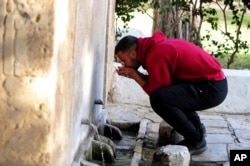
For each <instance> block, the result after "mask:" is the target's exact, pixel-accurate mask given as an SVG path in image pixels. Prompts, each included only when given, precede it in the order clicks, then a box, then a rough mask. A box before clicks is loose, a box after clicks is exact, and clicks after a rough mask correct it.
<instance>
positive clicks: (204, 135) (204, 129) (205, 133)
mask: <svg viewBox="0 0 250 166" xmlns="http://www.w3.org/2000/svg"><path fill="white" fill-rule="evenodd" d="M198 130H199V132H200V133H201V135H202V136H203V137H206V136H207V131H206V127H205V125H204V124H203V123H201V126H200V127H199V128H198Z"/></svg>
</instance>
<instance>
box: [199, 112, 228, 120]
mask: <svg viewBox="0 0 250 166" xmlns="http://www.w3.org/2000/svg"><path fill="white" fill-rule="evenodd" d="M202 113H203V112H198V114H199V116H200V119H201V120H224V118H223V117H222V116H221V115H207V114H202Z"/></svg>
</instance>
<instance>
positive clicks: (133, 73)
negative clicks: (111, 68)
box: [116, 66, 146, 86]
mask: <svg viewBox="0 0 250 166" xmlns="http://www.w3.org/2000/svg"><path fill="white" fill-rule="evenodd" d="M116 72H117V73H118V75H120V76H124V77H128V78H132V79H134V80H135V81H136V82H137V83H138V84H139V85H141V86H144V85H145V83H146V80H145V79H144V78H143V77H142V76H141V74H140V73H139V72H138V71H137V70H135V69H133V68H129V67H125V66H119V67H117V69H116Z"/></svg>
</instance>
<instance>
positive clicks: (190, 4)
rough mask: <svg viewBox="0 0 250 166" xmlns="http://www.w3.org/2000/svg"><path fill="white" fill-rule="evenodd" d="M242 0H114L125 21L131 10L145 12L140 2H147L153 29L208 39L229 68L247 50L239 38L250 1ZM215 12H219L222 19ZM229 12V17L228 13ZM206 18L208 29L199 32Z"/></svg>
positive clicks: (201, 40)
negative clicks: (218, 36) (225, 60)
mask: <svg viewBox="0 0 250 166" xmlns="http://www.w3.org/2000/svg"><path fill="white" fill-rule="evenodd" d="M242 2H243V5H242V6H240V5H238V4H237V3H235V2H234V1H233V0H224V1H221V0H152V1H149V0H143V1H142V0H141V1H140V0H124V1H123V0H117V8H116V9H117V11H116V12H117V16H118V18H119V17H120V18H121V19H122V20H123V21H124V22H128V21H130V20H131V19H132V18H133V16H132V15H131V14H132V13H131V12H133V11H140V12H145V11H144V10H143V8H141V6H143V5H145V4H149V5H150V6H151V7H152V8H154V18H153V20H154V27H153V31H156V30H161V31H163V32H164V33H165V35H166V36H167V37H172V38H182V39H186V40H189V41H191V42H193V43H195V44H197V45H199V46H201V47H204V43H208V46H209V47H210V48H213V49H210V50H209V51H211V53H213V55H214V56H216V57H228V59H227V68H230V66H231V64H232V63H233V62H234V60H235V58H237V55H238V54H239V53H246V52H247V51H249V43H248V42H247V41H243V40H242V38H241V37H242V36H241V28H242V24H243V20H244V17H245V14H246V10H247V9H249V8H250V2H248V0H242ZM218 13H222V14H221V16H222V19H219V17H218ZM229 14H230V15H231V18H228V17H227V15H229ZM219 21H220V22H222V23H223V25H224V26H223V27H220V26H219ZM205 22H207V23H209V25H210V27H211V29H210V30H207V31H206V34H205V35H203V36H201V30H202V26H203V24H204V23H205ZM125 25H127V24H125ZM229 26H234V28H235V31H234V32H232V31H230V30H229V28H228V27H229ZM248 26H249V25H248ZM249 27H250V26H249ZM211 30H213V31H218V32H220V34H221V36H222V37H223V41H220V40H218V38H217V36H213V35H212V33H211Z"/></svg>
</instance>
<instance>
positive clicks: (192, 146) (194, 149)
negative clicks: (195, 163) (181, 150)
mask: <svg viewBox="0 0 250 166" xmlns="http://www.w3.org/2000/svg"><path fill="white" fill-rule="evenodd" d="M177 145H182V146H186V147H187V148H188V150H189V153H190V154H191V155H194V154H201V153H203V152H205V151H206V150H207V142H206V140H205V138H204V137H202V139H201V141H200V142H193V141H188V140H186V139H184V140H182V141H181V142H179V143H177Z"/></svg>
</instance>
